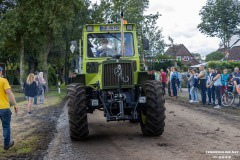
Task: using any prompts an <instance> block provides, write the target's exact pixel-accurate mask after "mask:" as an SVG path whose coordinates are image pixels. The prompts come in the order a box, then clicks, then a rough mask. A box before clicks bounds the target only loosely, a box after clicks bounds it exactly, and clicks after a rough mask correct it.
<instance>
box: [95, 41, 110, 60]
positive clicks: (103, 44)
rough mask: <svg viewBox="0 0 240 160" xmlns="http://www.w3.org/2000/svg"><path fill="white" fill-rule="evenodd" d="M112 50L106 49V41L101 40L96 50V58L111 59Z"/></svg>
mask: <svg viewBox="0 0 240 160" xmlns="http://www.w3.org/2000/svg"><path fill="white" fill-rule="evenodd" d="M112 56H113V50H112V49H111V48H109V47H108V40H107V39H103V40H102V41H101V48H100V49H98V50H97V54H96V57H112Z"/></svg>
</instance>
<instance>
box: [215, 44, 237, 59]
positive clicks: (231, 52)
mask: <svg viewBox="0 0 240 160" xmlns="http://www.w3.org/2000/svg"><path fill="white" fill-rule="evenodd" d="M217 51H218V52H222V53H225V52H224V48H221V49H218V50H217ZM228 52H229V55H228V57H227V60H234V61H240V46H234V47H232V48H231V49H230V50H229V51H228Z"/></svg>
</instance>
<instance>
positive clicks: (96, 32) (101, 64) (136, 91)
mask: <svg viewBox="0 0 240 160" xmlns="http://www.w3.org/2000/svg"><path fill="white" fill-rule="evenodd" d="M143 46H144V47H145V48H148V44H147V45H146V43H145V44H144V45H143ZM80 48H82V49H80V55H79V58H80V59H81V60H80V66H79V72H78V74H75V75H72V76H71V78H69V85H68V88H67V94H68V115H69V128H70V137H71V138H72V139H74V140H83V139H85V138H86V137H87V136H88V135H89V129H88V118H87V113H93V112H94V111H95V110H97V109H98V110H101V111H103V115H104V117H106V121H107V122H109V121H126V120H128V121H130V122H136V121H137V122H140V127H141V130H142V133H143V134H144V135H147V136H159V135H161V134H162V133H163V132H164V126H165V122H164V120H165V99H164V96H163V92H162V86H161V83H160V82H158V81H155V80H150V76H149V75H148V73H147V72H146V71H140V58H139V53H138V42H137V35H136V25H135V24H123V23H122V24H94V25H85V26H84V29H83V35H82V41H81V47H80Z"/></svg>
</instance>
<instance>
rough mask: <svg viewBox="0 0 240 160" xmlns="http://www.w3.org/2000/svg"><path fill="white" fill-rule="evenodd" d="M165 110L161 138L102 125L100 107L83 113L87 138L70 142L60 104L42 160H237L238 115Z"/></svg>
mask: <svg viewBox="0 0 240 160" xmlns="http://www.w3.org/2000/svg"><path fill="white" fill-rule="evenodd" d="M166 108H167V110H166V116H167V119H166V127H165V132H164V134H163V135H162V136H160V137H154V138H148V137H145V136H143V135H142V133H141V130H140V127H139V124H132V123H129V122H127V121H126V122H109V123H107V122H106V121H105V119H104V117H103V116H102V112H100V111H99V112H94V114H92V115H89V116H88V117H89V129H90V136H89V138H88V139H87V140H85V141H80V142H72V141H71V140H70V139H69V132H68V119H67V107H66V106H65V107H64V110H63V113H62V115H61V116H60V118H59V121H58V125H57V132H56V133H55V138H54V139H53V141H52V142H51V143H50V145H49V149H48V150H47V154H46V156H45V157H44V159H45V160H48V159H57V160H59V159H68V160H75V159H81V160H85V159H86V160H113V159H116V160H123V159H124V160H135V159H136V160H137V159H138V160H139V159H141V160H173V159H175V160H186V159H188V160H207V159H231V160H232V159H240V118H239V117H237V116H235V117H231V116H229V115H222V114H218V112H215V113H209V112H206V111H202V110H198V109H197V110H196V109H191V108H189V107H185V106H182V105H177V104H174V103H170V101H167V102H166ZM226 117H228V118H226ZM216 152H218V153H216ZM222 152H225V153H222ZM220 156H221V157H220ZM223 156H224V157H223Z"/></svg>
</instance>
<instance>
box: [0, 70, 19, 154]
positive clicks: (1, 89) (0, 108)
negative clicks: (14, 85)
mask: <svg viewBox="0 0 240 160" xmlns="http://www.w3.org/2000/svg"><path fill="white" fill-rule="evenodd" d="M2 71H3V68H2V67H0V119H1V121H2V128H3V139H4V140H3V141H4V147H3V149H4V150H8V149H9V148H11V147H12V146H13V145H14V141H13V140H11V127H10V123H11V115H12V112H11V110H10V103H9V99H10V101H11V103H12V105H13V106H14V110H15V113H17V112H18V107H17V103H16V100H15V97H14V94H13V92H12V91H11V87H10V85H9V83H8V80H7V79H5V78H2Z"/></svg>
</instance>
